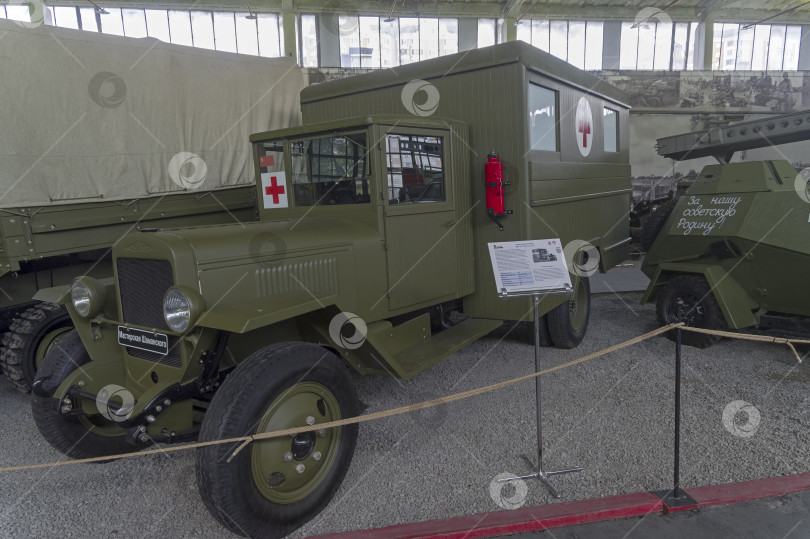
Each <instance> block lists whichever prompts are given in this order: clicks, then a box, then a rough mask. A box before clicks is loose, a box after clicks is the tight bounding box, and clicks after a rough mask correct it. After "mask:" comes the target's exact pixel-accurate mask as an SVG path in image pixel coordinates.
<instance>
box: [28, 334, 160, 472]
mask: <svg viewBox="0 0 810 539" xmlns="http://www.w3.org/2000/svg"><path fill="white" fill-rule="evenodd" d="M89 361H90V356H89V355H88V354H87V350H85V348H84V344H82V341H81V339H80V338H79V334H78V333H77V332H76V330H73V331H71V332H69V333H67V334H66V335H65V336H64V337H62V338H61V339H60V340H59V342H58V343H56V344H55V345H54V346H52V347H51V349H50V350H48V353H47V354H46V355H45V358H44V359H43V361H42V365H41V366H40V369H39V371H37V376H36V379H35V380H34V385H35V386H38V390H37V391H34V392H33V394H32V398H31V411H32V412H33V415H34V422H35V423H36V425H37V428H38V429H39V432H40V433H41V434H42V436H43V437H44V438H45V440H46V441H47V442H48V443H49V444H51V445H52V446H53V447H54V448H56V449H58V450H59V451H61V452H62V453H64V454H65V455H67V456H69V457H72V458H75V459H83V458H91V457H106V456H113V455H120V454H123V453H132V452H133V451H137V450H139V449H142V448H143V447H146V446H147V445H149V444H148V443H146V444H144V443H141V442H139V443H138V445H134V444H131V443H129V442H127V441H126V439H125V438H124V436H125V434H126V431H125V430H124V429H123V428H121V427H120V426H119V425H118V424H117V423H116V422H114V421H112V420H110V419H107V418H106V417H104V416H103V415H101V414H99V413H93V414H88V415H82V414H76V415H66V414H63V413H62V412H61V410H60V406H59V401H58V400H57V399H54V398H53V392H54V391H56V389H57V388H58V387H59V385H60V384H61V383H62V382H63V381H64V380H65V378H67V377H68V375H70V374H71V373H72V372H73V371H75V370H76V369H80V368H81V367H82V365H84V364H86V363H88V362H89ZM40 393H42V394H40ZM81 406H82V400H81V399H74V407H78V408H81Z"/></svg>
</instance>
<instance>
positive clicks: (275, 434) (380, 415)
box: [0, 322, 810, 473]
mask: <svg viewBox="0 0 810 539" xmlns="http://www.w3.org/2000/svg"><path fill="white" fill-rule="evenodd" d="M676 327H680V328H681V329H683V330H686V331H694V332H697V333H707V334H710V335H718V336H721V337H730V338H735V339H743V340H750V341H759V342H773V343H777V344H786V345H787V346H788V347H790V349H791V351H792V352H793V354H794V355H795V356H796V358H797V359H798V360H799V362H801V358H800V357H799V354H798V353H797V352H796V349H795V348H794V347H793V344H810V340H797V339H783V338H778V337H768V336H765V335H743V334H738V333H730V332H727V331H717V330H709V329H701V328H692V327H687V326H685V325H684V324H683V322H678V323H674V324H669V325H667V326H663V327H660V328H658V329H656V330H653V331H650V332H648V333H645V334H643V335H639V336H638V337H634V338H632V339H629V340H627V341H624V342H622V343H619V344H616V345H613V346H610V347H608V348H605V349H602V350H600V351H598V352H594V353H592V354H588V355H586V356H583V357H580V358H578V359H574V360H572V361H568V362H566V363H562V364H560V365H557V366H555V367H550V368H548V369H544V370H542V371H540V372H533V373H531V374H527V375H525V376H520V377H518V378H512V379H511V380H506V381H503V382H498V383H495V384H491V385H488V386H484V387H480V388H477V389H471V390H468V391H463V392H461V393H455V394H452V395H446V396H444V397H439V398H437V399H432V400H429V401H423V402H419V403H415V404H411V405H408V406H402V407H400V408H392V409H389V410H384V411H380V412H374V413H371V414H366V415H362V416H357V417H351V418H347V419H341V420H338V421H330V422H328V423H321V424H318V425H311V426H310V425H307V426H302V427H294V428H289V429H283V430H276V431H272V432H263V433H259V434H253V435H248V436H240V437H236V438H225V439H220V440H211V441H208V442H194V443H190V444H183V445H173V446H169V447H165V448H161V449H149V450H145V451H138V452H134V453H125V454H122V455H113V456H106V457H91V458H85V459H75V460H64V461H58V462H48V463H41V464H29V465H24V466H7V467H4V468H0V473H5V472H16V471H24V470H36V469H40V468H55V467H57V466H70V465H76V464H89V463H93V462H107V461H110V460H118V459H125V458H134V457H145V456H148V455H157V454H161V453H171V452H174V451H186V450H189V449H199V448H202V447H210V446H213V445H222V444H237V443H238V444H239V446H238V447H237V448H236V449H235V450H234V451H233V453H231V455H230V456H229V457H228V462H230V461H231V460H232V459H233V458H234V457H236V456H237V455H238V454H239V453H240V452H241V451H242V450H244V449H245V448H246V447H247V446H248V445H250V444H251V443H252V442H255V441H261V440H269V439H271V438H281V437H285V436H295V435H296V434H301V433H304V432H313V431H317V430H321V429H328V428H336V427H343V426H346V425H353V424H359V423H366V422H368V421H376V420H378V419H384V418H386V417H393V416H396V415H401V414H407V413H410V412H415V411H418V410H424V409H426V408H432V407H434V406H439V405H441V404H447V403H451V402H456V401H459V400H462V399H467V398H470V397H475V396H478V395H483V394H484V393H490V392H492V391H496V390H498V389H503V388H505V387H508V386H511V385H514V384H517V383H520V382H523V381H526V380H531V379H533V378H536V377H538V376H543V375H546V374H551V373H553V372H556V371H559V370H562V369H566V368H568V367H573V366H574V365H579V364H581V363H585V362H586V361H590V360H592V359H596V358H599V357H602V356H604V355H607V354H610V353H612V352H616V351H617V350H621V349H622V348H627V347H628V346H632V345H634V344H638V343H640V342H643V341H646V340H647V339H651V338H652V337H656V336H658V335H661V334H662V333H666V332H667V331H670V330H672V329H674V328H676Z"/></svg>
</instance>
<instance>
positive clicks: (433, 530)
mask: <svg viewBox="0 0 810 539" xmlns="http://www.w3.org/2000/svg"><path fill="white" fill-rule="evenodd" d="M661 509H662V504H661V500H660V499H659V498H658V497H657V496H655V495H653V494H650V493H648V492H640V493H637V494H622V495H620V496H610V497H608V498H597V499H593V500H580V501H574V502H565V503H553V504H548V505H540V506H536V507H523V508H520V509H514V510H512V511H506V510H504V511H496V512H494V513H485V514H479V515H469V516H462V517H455V518H449V519H447V520H432V521H428V522H415V523H413V524H404V525H401V526H391V527H388V528H377V529H373V530H362V531H353V532H345V533H337V534H332V535H324V536H321V537H322V538H323V539H325V538H328V539H347V538H349V537H352V538H362V539H409V538H417V537H440V538H442V539H453V538H459V539H460V538H462V537H464V538H471V537H489V536H493V535H500V534H506V533H521V532H528V531H535V530H543V529H547V528H558V527H561V526H574V525H577V524H586V523H588V522H596V521H599V520H611V519H616V518H627V517H633V516H638V515H644V514H647V513H651V512H652V513H655V512H660V511H661Z"/></svg>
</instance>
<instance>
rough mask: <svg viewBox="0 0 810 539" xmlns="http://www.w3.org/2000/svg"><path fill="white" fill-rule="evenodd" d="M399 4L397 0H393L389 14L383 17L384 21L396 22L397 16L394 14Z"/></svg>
mask: <svg viewBox="0 0 810 539" xmlns="http://www.w3.org/2000/svg"><path fill="white" fill-rule="evenodd" d="M396 5H397V0H393V1H392V2H391V10H390V11H389V12H388V16H387V17H386V18H384V19H383V22H394V21H395V20H396V18H394V17H393V15H394V8H395V7H396Z"/></svg>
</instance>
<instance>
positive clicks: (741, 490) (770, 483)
mask: <svg viewBox="0 0 810 539" xmlns="http://www.w3.org/2000/svg"><path fill="white" fill-rule="evenodd" d="M808 489H810V473H805V474H798V475H783V476H781V477H769V478H768V479H758V480H756V481H746V482H744V483H728V484H725V485H712V486H708V487H698V488H694V489H689V491H688V492H689V494H690V495H691V496H692V497H693V498H694V499H695V500H697V502H698V503H699V504H700V506H701V507H709V506H712V505H722V504H726V503H737V502H744V501H746V500H756V499H757V498H772V497H775V496H784V495H785V494H790V493H791V492H798V491H800V490H808Z"/></svg>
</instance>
